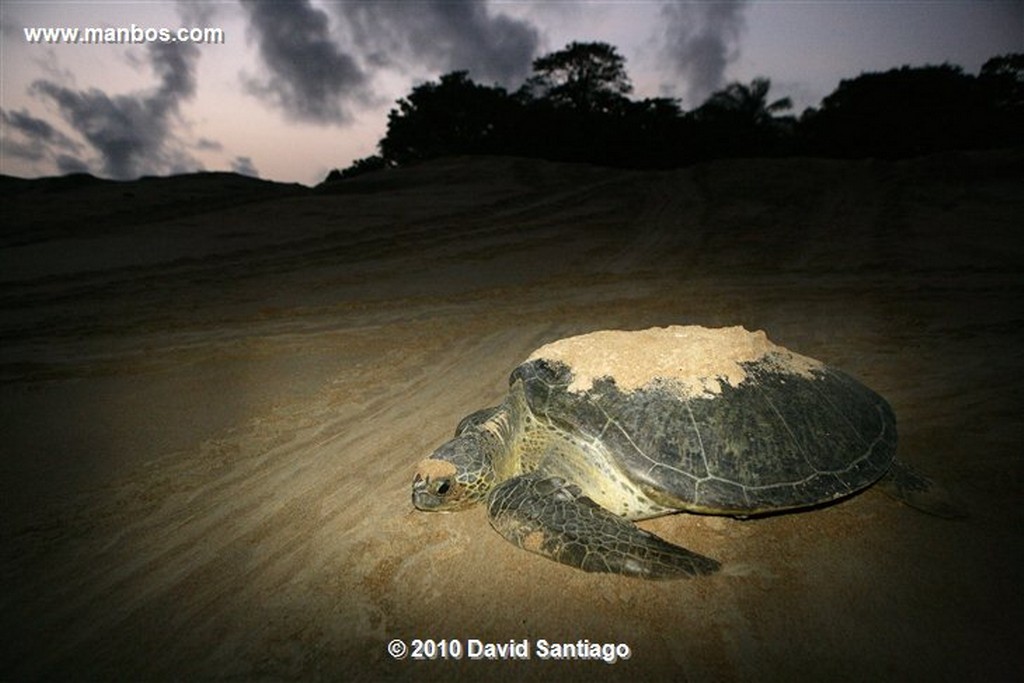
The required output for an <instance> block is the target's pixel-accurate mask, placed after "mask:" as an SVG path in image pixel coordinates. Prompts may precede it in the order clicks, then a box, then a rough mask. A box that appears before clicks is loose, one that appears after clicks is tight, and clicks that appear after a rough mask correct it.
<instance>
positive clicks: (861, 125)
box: [328, 42, 1024, 180]
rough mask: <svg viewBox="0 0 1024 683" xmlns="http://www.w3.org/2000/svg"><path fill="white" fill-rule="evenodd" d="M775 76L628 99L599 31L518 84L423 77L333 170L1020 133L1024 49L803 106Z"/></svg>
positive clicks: (930, 144)
mask: <svg viewBox="0 0 1024 683" xmlns="http://www.w3.org/2000/svg"><path fill="white" fill-rule="evenodd" d="M770 90H771V82H770V81H769V80H768V79H767V78H756V79H754V80H753V81H752V82H751V83H749V84H745V83H738V82H737V83H731V84H729V85H727V86H726V87H725V88H723V89H722V90H719V91H717V92H715V93H713V94H712V95H711V96H710V97H709V98H708V99H707V100H706V101H705V102H704V103H703V104H701V105H700V106H699V107H697V108H695V109H693V110H690V111H683V109H682V107H681V106H680V102H679V100H676V99H672V98H662V97H658V98H647V99H642V100H633V99H630V98H629V95H630V93H631V92H632V83H631V82H630V79H629V76H628V74H627V72H626V68H625V59H624V58H623V57H622V56H621V55H619V54H618V51H617V50H616V48H615V47H613V46H611V45H609V44H607V43H600V42H592V43H579V42H574V43H571V44H569V45H568V46H567V47H566V48H565V49H563V50H559V51H557V52H554V53H552V54H549V55H546V56H543V57H540V58H538V59H536V60H534V62H533V74H532V75H531V76H530V77H529V78H528V79H527V80H526V81H525V83H523V85H522V86H521V87H520V88H519V89H518V90H515V91H512V92H509V91H508V90H506V89H504V88H501V87H498V86H486V85H481V84H479V83H475V82H473V80H472V79H470V78H469V74H468V72H467V71H454V72H452V73H448V74H445V75H443V76H441V77H440V78H439V79H438V80H437V81H431V82H427V83H423V84H421V85H417V86H416V87H414V88H413V89H412V92H411V93H409V95H408V96H406V97H404V98H402V99H400V100H398V102H397V106H396V108H395V109H392V110H391V112H390V113H389V114H388V127H387V133H386V134H385V136H384V138H383V139H381V140H380V141H379V142H378V148H379V152H380V153H379V154H376V155H373V156H370V157H366V158H363V159H358V160H356V161H355V162H354V163H353V164H352V165H351V166H350V167H348V168H346V169H345V170H344V171H337V170H335V171H332V172H331V174H330V175H329V176H328V180H335V179H340V178H347V177H352V176H355V175H359V174H361V173H365V172H368V171H372V170H378V169H382V168H391V167H397V166H405V165H408V164H412V163H416V162H419V161H423V160H426V159H431V158H435V157H440V156H447V155H454V154H471V155H473V154H497V155H511V156H522V157H534V158H541V159H547V160H552V161H575V162H587V163H594V164H601V165H608V166H620V167H628V168H672V167H678V166H685V165H688V164H692V163H695V162H698V161H705V160H709V159H716V158H728V157H765V156H771V157H779V156H794V155H802V156H821V157H835V158H865V157H875V158H884V159H897V158H906V157H911V156H918V155H922V154H928V153H932V152H939V151H944V150H953V149H983V148H993V147H1007V146H1014V145H1021V144H1024V126H1022V125H1021V122H1022V121H1024V53H1018V54H1010V55H1004V56H998V57H993V58H992V59H990V60H988V61H987V62H986V63H985V64H984V66H982V68H981V70H980V72H979V73H978V75H977V76H973V75H970V74H966V73H964V71H963V69H961V68H960V67H958V66H954V65H950V64H942V65H939V66H923V67H909V66H904V67H901V68H898V69H891V70H889V71H886V72H884V73H863V74H861V75H860V76H857V77H856V78H853V79H849V80H843V81H841V82H840V83H839V86H838V87H837V88H836V90H835V91H834V92H833V93H832V94H830V95H828V96H827V97H825V98H824V99H823V100H822V102H821V104H820V106H819V107H817V108H808V109H807V110H806V111H804V112H803V114H801V115H800V116H799V117H797V116H795V115H793V114H791V113H788V112H789V110H791V109H792V102H791V100H790V99H789V98H786V97H784V98H779V99H772V98H771V97H770V96H769V92H770Z"/></svg>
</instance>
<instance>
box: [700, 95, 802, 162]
mask: <svg viewBox="0 0 1024 683" xmlns="http://www.w3.org/2000/svg"><path fill="white" fill-rule="evenodd" d="M771 87H772V83H771V81H770V80H769V79H767V78H755V79H754V80H753V81H751V82H750V85H746V84H744V83H738V82H737V83H730V84H729V85H727V86H726V87H725V88H723V89H722V90H719V91H717V92H714V93H712V94H711V96H710V97H709V98H708V99H707V101H706V102H705V103H704V104H702V105H701V106H700V107H699V108H698V109H696V110H695V111H694V112H693V114H692V116H693V118H694V120H695V121H696V123H697V124H698V126H699V129H700V131H701V132H702V137H703V144H704V145H705V150H704V151H705V154H706V155H707V156H712V157H714V156H759V155H775V154H781V153H783V152H786V151H788V149H787V148H786V146H785V144H784V143H785V142H786V141H787V140H788V138H790V137H791V135H792V133H793V127H794V123H795V121H794V119H793V118H792V117H778V116H776V114H777V113H778V112H783V111H786V110H788V109H791V108H792V107H793V102H792V100H790V99H789V98H788V97H782V98H779V99H776V100H774V101H769V99H768V93H769V92H770V91H771Z"/></svg>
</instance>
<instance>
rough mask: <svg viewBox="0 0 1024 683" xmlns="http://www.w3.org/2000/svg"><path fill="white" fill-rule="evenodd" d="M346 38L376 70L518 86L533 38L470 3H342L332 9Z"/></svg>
mask: <svg viewBox="0 0 1024 683" xmlns="http://www.w3.org/2000/svg"><path fill="white" fill-rule="evenodd" d="M334 7H335V8H336V11H337V12H338V13H339V15H340V16H341V17H342V18H343V19H344V21H345V22H346V23H347V24H348V27H349V30H350V31H351V38H352V41H353V42H354V44H355V45H357V46H358V47H359V48H360V49H361V50H362V51H363V54H364V55H365V56H366V58H367V59H368V61H369V62H371V63H373V64H376V65H382V66H383V65H386V66H398V67H404V66H408V65H426V66H427V67H429V68H432V69H435V70H437V71H439V72H448V71H456V70H467V71H469V72H470V75H471V77H473V78H474V79H475V80H477V81H484V82H498V83H501V84H503V85H506V86H509V85H519V83H520V82H521V81H522V80H523V79H524V78H525V77H526V76H527V75H528V74H529V72H530V66H531V63H532V61H533V58H534V55H535V53H536V51H537V47H538V44H539V40H540V38H539V34H538V31H537V29H536V28H534V27H533V25H531V24H530V23H529V22H527V21H523V20H519V19H513V18H511V17H508V16H506V15H504V14H493V13H492V12H491V10H490V9H489V7H488V5H487V3H484V2H477V1H473V0H423V1H421V2H413V3H401V2H344V3H339V4H337V5H334Z"/></svg>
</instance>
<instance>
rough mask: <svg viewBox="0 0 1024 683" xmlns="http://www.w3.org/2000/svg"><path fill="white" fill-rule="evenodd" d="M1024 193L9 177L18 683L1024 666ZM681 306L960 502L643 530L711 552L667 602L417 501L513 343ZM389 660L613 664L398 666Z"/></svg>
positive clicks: (733, 182) (930, 178) (867, 505)
mask: <svg viewBox="0 0 1024 683" xmlns="http://www.w3.org/2000/svg"><path fill="white" fill-rule="evenodd" d="M1022 180H1024V156H1022V155H1021V154H1019V153H1009V152H1005V153H985V154H951V155H944V156H939V157H931V158H927V159H921V160H916V161H910V162H901V163H882V162H830V161H822V160H779V161H733V162H717V163H713V164H708V165H701V166H697V167H694V168H692V169H686V170H680V171H672V172H664V173H639V172H629V171H618V170H608V169H598V168H590V167H584V166H569V165H555V164H544V163H539V162H532V161H523V160H513V159H448V160H442V161H437V162H433V163H429V164H424V165H422V166H419V167H416V168H410V169H406V170H403V171H395V172H389V173H385V174H377V175H370V176H364V177H362V178H358V179H355V180H352V181H348V182H345V183H342V184H338V185H335V186H333V187H328V188H325V189H323V190H320V191H316V192H313V191H309V190H304V189H303V188H298V187H282V186H272V185H269V184H255V185H254V184H252V183H256V181H247V182H245V183H242V182H241V181H240V180H239V179H238V178H236V177H233V176H222V175H210V176H199V177H191V178H178V179H169V180H167V181H153V180H151V181H140V182H138V183H131V184H117V183H101V184H90V183H84V184H83V183H78V184H69V185H68V186H64V187H61V186H58V187H52V186H48V187H44V186H43V185H42V184H41V183H42V181H38V182H36V183H35V184H29V185H24V184H16V185H17V187H15V186H14V185H15V184H12V183H10V182H6V181H5V183H4V184H3V185H0V190H2V191H3V192H4V197H3V201H4V204H5V205H7V206H8V207H10V208H11V210H12V211H13V212H14V213H15V214H16V215H17V216H18V217H19V220H18V222H17V223H16V225H15V226H14V227H10V228H4V233H3V242H2V244H3V248H2V249H0V282H2V284H0V335H2V339H3V349H4V351H3V357H2V360H0V410H2V412H0V416H2V417H0V420H2V423H0V424H2V433H3V443H2V459H0V468H2V469H0V495H2V501H3V508H2V516H0V533H2V574H0V576H2V579H0V580H2V582H3V583H2V590H0V624H2V632H0V680H32V679H37V678H41V679H53V680H59V679H76V680H103V679H112V678H117V679H124V680H166V679H211V678H216V679H221V678H226V679H238V680H279V679H296V680H317V679H326V680H379V679H387V680H402V679H406V678H413V677H416V678H417V679H425V680H433V679H441V678H445V679H448V678H450V677H451V676H457V675H463V676H467V677H471V678H478V677H484V676H487V677H495V678H498V679H517V680H519V679H522V678H524V677H525V678H537V679H540V678H544V677H550V676H559V677H562V678H566V679H574V680H584V679H592V678H593V677H594V676H602V677H609V678H611V679H621V680H626V679H628V680H660V679H664V680H692V681H704V680H708V681H711V680H715V681H720V680H742V681H764V680H886V679H888V680H929V681H934V680H968V679H969V680H1007V679H1010V678H1014V677H1019V676H1021V675H1022V674H1024V655H1022V654H1021V653H1022V652H1024V631H1022V630H1021V629H1020V627H1019V624H1020V621H1021V618H1022V617H1024V598H1022V593H1021V590H1020V586H1021V585H1022V582H1024V571H1022V568H1021V567H1022V565H1021V562H1020V557H1021V556H1022V552H1024V543H1022V541H1021V532H1020V529H1021V528H1022V527H1024V510H1022V506H1021V501H1022V493H1024V491H1022V486H1024V463H1022V459H1021V451H1020V444H1021V443H1022V441H1024V425H1022V421H1021V417H1020V416H1021V414H1022V409H1024V396H1022V389H1021V381H1020V380H1021V371H1022V369H1024V361H1022V359H1021V354H1020V349H1021V348H1022V346H1024V308H1022V303H1021V302H1022V301H1024V276H1022V266H1024V242H1022V241H1021V240H1020V238H1019V232H1020V226H1021V225H1024V182H1022ZM190 198H191V200H195V201H193V202H192V203H190V201H191V200H190ZM37 207H38V211H37ZM61 207H63V213H62V211H61ZM69 213H70V215H68V214H69ZM80 215H87V216H88V220H84V219H83V220H80V221H76V220H75V217H76V216H80ZM668 324H701V325H707V326H719V325H734V324H741V325H744V326H746V327H747V328H749V329H764V330H766V331H767V332H768V334H769V336H770V337H771V338H772V340H774V341H776V342H777V343H780V344H782V345H784V346H786V347H788V348H790V349H793V350H795V351H798V352H800V353H803V354H807V355H809V356H813V357H815V358H820V359H822V360H824V361H826V362H828V363H830V364H833V365H835V366H837V367H840V368H842V369H844V370H846V371H848V372H850V373H851V374H854V375H856V376H858V377H859V378H861V379H862V380H863V381H865V382H866V383H867V384H869V385H871V386H873V387H874V388H875V389H877V390H878V391H879V392H881V393H882V394H884V395H886V396H887V397H888V398H889V399H890V401H891V403H892V404H893V407H894V408H895V410H896V414H897V416H898V418H899V421H900V423H899V424H900V444H901V445H900V452H901V454H902V457H904V458H905V459H906V460H908V461H910V462H912V463H914V464H916V465H918V466H919V467H920V468H921V469H925V470H927V471H929V472H930V473H932V474H933V475H935V476H936V477H937V478H940V479H942V480H943V482H944V483H945V484H946V485H947V487H948V488H949V489H950V490H951V491H952V492H953V493H954V494H955V495H956V496H958V497H959V498H960V499H962V501H963V502H964V504H965V506H966V508H967V509H968V510H969V512H970V517H969V518H968V519H967V520H964V521H955V522H953V521H946V520H940V519H934V518H930V517H927V516H924V515H921V514H919V513H916V512H914V511H912V510H910V509H908V508H906V507H903V506H901V505H900V504H898V503H896V502H894V501H893V500H891V499H889V498H886V497H885V496H883V495H881V494H879V493H877V492H874V491H868V492H866V493H864V494H862V495H860V496H857V497H855V498H852V499H849V500H846V501H843V502H841V503H839V504H837V505H834V506H831V507H828V508H825V509H821V510H817V511H814V512H810V513H803V514H790V515H780V516H775V517H769V518H763V519H756V520H750V521H739V520H731V519H721V518H704V517H699V516H692V515H690V516H688V515H676V516H672V517H667V518H662V519H658V520H652V521H649V522H645V523H643V526H644V527H645V528H648V529H650V530H653V531H655V532H656V533H658V534H660V535H662V536H664V537H665V538H666V539H668V540H670V541H672V542H675V543H678V544H681V545H684V546H686V547H688V548H691V549H693V550H695V551H697V552H700V553H702V554H705V555H708V556H711V557H714V558H716V559H718V560H720V561H721V562H723V564H724V567H725V568H724V570H723V571H722V572H721V573H719V574H716V575H713V576H711V577H708V578H702V579H695V580H690V581H676V582H661V583H656V582H643V581H639V580H632V579H625V578H621V577H611V576H601V575H590V574H586V573H583V572H579V571H575V570H572V569H569V568H567V567H563V566H561V565H558V564H555V563H553V562H550V561H548V560H545V559H543V558H539V557H536V556H533V555H530V554H528V553H525V552H522V551H520V550H517V549H516V548H514V547H513V546H512V545H510V544H508V543H506V542H505V541H504V540H502V539H501V538H500V537H499V536H498V535H497V534H496V533H494V532H492V531H491V529H490V527H489V525H488V523H487V519H486V515H485V514H484V511H483V510H482V509H477V510H472V511H469V512H465V513H460V514H452V515H430V514H425V513H420V512H416V511H414V510H413V508H412V506H411V504H410V500H409V491H410V489H409V487H410V483H411V476H412V471H413V468H414V466H415V464H416V462H417V461H418V460H419V459H420V458H422V457H423V456H424V455H426V454H428V453H429V452H430V451H431V450H432V449H433V448H435V447H436V446H437V445H439V444H440V443H441V442H443V441H444V440H445V439H446V438H448V437H449V435H450V433H451V431H452V430H453V429H454V427H455V424H456V423H457V421H458V420H459V419H460V418H461V417H462V416H463V415H465V414H467V413H468V412H470V411H472V410H474V409H477V408H480V407H483V406H485V405H491V404H493V403H495V402H497V401H498V400H500V398H501V396H502V394H503V393H504V390H505V383H506V378H507V375H508V373H509V371H510V370H511V369H512V368H513V367H515V365H517V364H518V363H519V362H520V361H522V360H523V359H524V358H526V357H527V356H528V355H529V354H530V352H531V351H532V350H534V349H535V348H537V347H538V346H540V345H542V344H544V343H546V342H549V341H551V340H554V339H557V338H559V337H563V336H567V335H570V334H576V333H581V332H586V331H590V330H595V329H604V328H621V329H638V328H644V327H650V326H653V325H668ZM394 638H401V639H403V640H405V641H406V642H411V641H412V639H414V638H431V639H435V640H437V639H451V638H455V639H459V641H460V642H461V643H462V644H463V645H464V646H465V644H466V643H467V642H468V639H479V640H482V641H491V642H498V643H508V642H509V641H510V640H515V641H521V640H523V639H526V640H527V641H528V642H529V643H530V644H531V647H534V646H535V643H536V642H537V641H538V640H539V639H546V640H548V641H558V642H575V641H577V640H579V639H587V640H589V641H591V642H595V643H625V644H627V645H628V646H629V647H630V648H631V652H632V656H631V658H630V659H628V660H626V661H619V662H617V663H615V664H606V663H603V662H595V661H575V662H573V661H540V660H539V659H538V658H537V656H536V650H535V649H534V650H533V653H534V655H535V656H534V657H533V658H532V659H531V660H530V661H475V660H470V659H468V658H466V657H463V658H462V659H461V660H457V661H456V660H449V661H413V660H410V659H405V660H400V661H398V660H394V659H392V658H391V657H390V656H389V655H388V652H387V650H386V645H387V644H388V642H389V641H390V640H392V639H394Z"/></svg>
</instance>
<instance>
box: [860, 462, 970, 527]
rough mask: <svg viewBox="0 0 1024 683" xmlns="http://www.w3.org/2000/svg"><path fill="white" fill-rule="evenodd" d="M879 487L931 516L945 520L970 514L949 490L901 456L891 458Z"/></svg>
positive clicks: (879, 481) (889, 494)
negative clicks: (889, 465)
mask: <svg viewBox="0 0 1024 683" xmlns="http://www.w3.org/2000/svg"><path fill="white" fill-rule="evenodd" d="M877 486H878V488H879V489H880V490H881V491H882V492H883V493H885V494H886V495H888V496H890V497H892V498H895V499H896V500H898V501H900V502H901V503H905V504H906V505H909V506H910V507H912V508H914V509H915V510H920V511H921V512H925V513H927V514H929V515H934V516H936V517H943V518H945V519H962V518H964V517H966V516H967V512H966V511H965V510H964V507H963V505H962V504H960V503H959V501H957V500H956V499H955V498H954V497H953V496H952V494H950V493H949V491H947V490H946V489H945V488H943V487H942V486H940V485H939V484H937V483H935V482H934V481H932V480H931V479H929V478H928V477H926V476H925V475H923V474H921V473H920V472H918V471H917V470H915V469H913V468H912V467H911V466H910V465H908V464H907V463H905V462H903V461H902V460H900V459H899V458H897V459H895V460H893V461H892V466H891V467H890V468H889V471H888V472H886V473H885V474H884V475H882V478H881V479H879V480H878V484H877Z"/></svg>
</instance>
